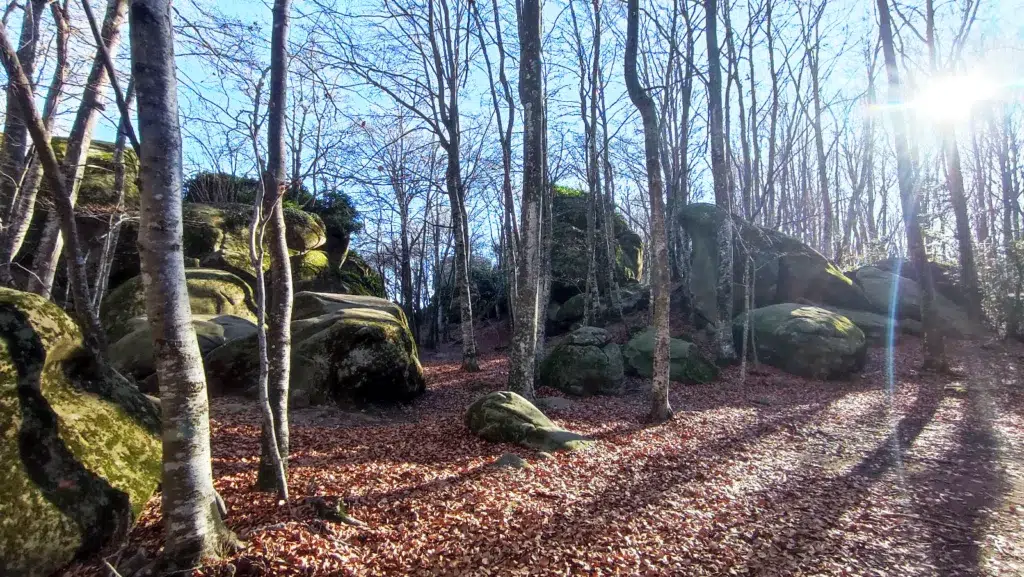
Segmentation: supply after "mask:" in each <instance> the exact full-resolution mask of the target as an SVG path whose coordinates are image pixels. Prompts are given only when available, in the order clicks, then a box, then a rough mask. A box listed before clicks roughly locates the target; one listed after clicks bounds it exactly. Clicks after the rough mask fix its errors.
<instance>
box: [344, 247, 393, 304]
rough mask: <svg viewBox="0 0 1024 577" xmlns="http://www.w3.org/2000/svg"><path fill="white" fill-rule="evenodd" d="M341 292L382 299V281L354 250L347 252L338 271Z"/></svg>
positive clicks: (383, 292)
mask: <svg viewBox="0 0 1024 577" xmlns="http://www.w3.org/2000/svg"><path fill="white" fill-rule="evenodd" d="M338 275H339V286H340V290H341V292H343V293H345V294H350V295H362V296H370V297H377V298H381V299H382V298H384V297H386V296H387V293H386V292H385V290H384V279H383V278H381V276H380V273H379V272H377V271H376V270H375V269H374V268H373V267H371V266H370V265H369V264H368V263H367V262H366V261H365V260H363V257H361V256H359V253H357V252H356V251H354V250H349V251H348V253H347V256H346V257H345V262H344V263H342V265H341V267H340V268H339V269H338Z"/></svg>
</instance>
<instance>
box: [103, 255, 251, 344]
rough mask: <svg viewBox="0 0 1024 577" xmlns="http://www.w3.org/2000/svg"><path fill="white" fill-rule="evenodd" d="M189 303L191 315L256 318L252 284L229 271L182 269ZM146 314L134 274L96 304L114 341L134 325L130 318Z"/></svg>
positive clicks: (140, 285)
mask: <svg viewBox="0 0 1024 577" xmlns="http://www.w3.org/2000/svg"><path fill="white" fill-rule="evenodd" d="M185 282H186V285H187V286H188V299H189V304H190V305H191V306H192V314H193V315H210V316H218V315H232V316H236V317H241V318H243V319H246V320H248V321H252V322H255V321H256V303H255V298H254V294H253V290H252V288H251V287H250V286H249V284H248V283H246V282H245V281H244V280H242V279H241V278H239V277H238V276H236V275H233V274H231V273H229V272H225V271H222V270H216V269H206V268H189V269H185ZM145 315H146V291H145V287H143V283H142V277H141V276H137V277H135V278H133V279H130V280H128V281H126V282H125V283H124V284H122V285H121V286H119V287H117V288H116V289H114V290H113V291H111V293H110V294H109V295H107V298H105V299H103V305H102V306H101V307H100V321H101V322H102V323H103V328H105V329H106V331H107V337H108V338H109V340H110V342H117V341H118V340H120V339H121V338H122V337H124V336H125V335H127V334H129V333H130V332H132V331H133V330H135V329H136V328H138V327H137V326H134V325H132V319H134V318H136V317H141V316H145Z"/></svg>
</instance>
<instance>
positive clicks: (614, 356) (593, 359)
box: [540, 327, 625, 396]
mask: <svg viewBox="0 0 1024 577" xmlns="http://www.w3.org/2000/svg"><path fill="white" fill-rule="evenodd" d="M624 380H625V373H624V371H623V367H622V351H621V349H620V348H619V345H617V344H615V343H613V342H611V340H610V339H609V338H608V331H606V330H604V329H602V328H598V327H580V328H579V329H577V330H575V331H573V332H572V333H570V334H569V335H568V336H567V337H566V338H565V340H563V341H562V342H560V343H559V344H558V345H556V346H555V347H554V348H553V349H552V350H551V352H550V353H548V356H547V358H545V359H544V362H543V363H541V366H540V382H541V384H543V385H546V386H549V387H553V388H556V389H558V390H560V391H563V392H565V393H569V394H571V395H577V396H589V395H621V394H622V393H623V383H624Z"/></svg>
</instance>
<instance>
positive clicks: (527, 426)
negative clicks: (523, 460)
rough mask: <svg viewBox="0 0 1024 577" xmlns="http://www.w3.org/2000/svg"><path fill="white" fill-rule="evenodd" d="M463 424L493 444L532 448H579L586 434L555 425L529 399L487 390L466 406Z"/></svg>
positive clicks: (507, 392)
mask: <svg viewBox="0 0 1024 577" xmlns="http://www.w3.org/2000/svg"><path fill="white" fill-rule="evenodd" d="M466 426H467V427H469V430H470V431H472V432H473V434H474V435H477V436H478V437H481V438H482V439H484V440H486V441H490V442H492V443H515V444H517V445H521V446H523V447H526V448H528V449H533V450H535V451H566V450H576V449H582V448H584V447H586V446H587V445H589V444H590V441H589V440H588V439H587V437H585V436H583V435H580V434H578V433H574V432H572V431H567V430H565V429H562V428H561V427H559V426H557V425H555V424H554V423H553V422H552V421H551V419H549V418H547V416H545V415H544V413H542V412H540V410H539V409H538V408H537V407H535V406H533V404H532V403H530V401H528V400H526V399H525V398H523V397H521V396H519V395H517V394H516V393H513V392H510V391H495V392H493V393H488V394H487V395H484V396H482V397H480V398H479V399H477V400H476V401H474V402H473V404H472V405H470V406H469V408H468V409H466Z"/></svg>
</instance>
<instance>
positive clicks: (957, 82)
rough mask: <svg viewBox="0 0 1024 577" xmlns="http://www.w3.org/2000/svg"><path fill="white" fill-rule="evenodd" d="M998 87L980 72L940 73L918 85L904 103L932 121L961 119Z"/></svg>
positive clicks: (993, 95) (990, 96) (990, 95)
mask: <svg viewBox="0 0 1024 577" xmlns="http://www.w3.org/2000/svg"><path fill="white" fill-rule="evenodd" d="M997 92H998V87H997V86H996V84H995V83H994V82H992V81H991V80H990V79H988V78H987V77H985V76H983V75H980V74H972V75H966V76H943V77H940V78H934V79H932V80H930V81H928V83H927V84H925V85H924V86H922V87H921V89H920V90H919V91H918V92H917V94H916V95H915V97H914V98H913V100H911V101H910V102H908V103H907V104H908V106H909V107H910V108H911V109H913V110H915V111H917V112H919V113H920V114H922V115H923V116H926V117H928V118H931V119H932V120H935V121H939V122H957V121H960V120H965V119H966V118H967V117H968V116H970V114H971V111H972V110H974V108H975V106H977V105H978V104H979V103H982V102H985V101H988V100H991V99H992V98H994V97H995V96H996V93H997Z"/></svg>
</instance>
